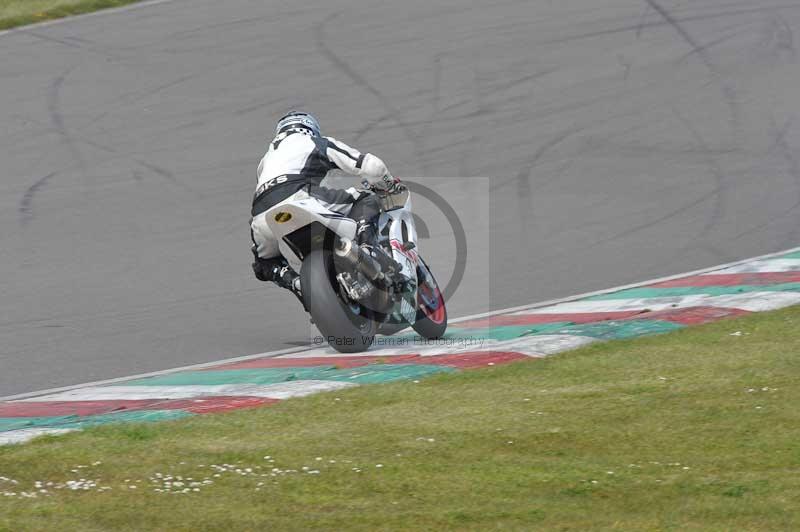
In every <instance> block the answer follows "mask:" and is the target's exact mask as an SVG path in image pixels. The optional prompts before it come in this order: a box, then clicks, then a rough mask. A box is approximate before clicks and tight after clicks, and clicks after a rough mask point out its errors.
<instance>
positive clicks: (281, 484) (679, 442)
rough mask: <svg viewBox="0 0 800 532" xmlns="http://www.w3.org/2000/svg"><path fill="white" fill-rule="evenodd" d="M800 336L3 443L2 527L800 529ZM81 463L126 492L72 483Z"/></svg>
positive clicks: (603, 349) (678, 348)
mask: <svg viewBox="0 0 800 532" xmlns="http://www.w3.org/2000/svg"><path fill="white" fill-rule="evenodd" d="M737 331H738V332H740V333H741V334H736V335H732V333H736V332H737ZM798 331H800V307H798V308H792V309H788V310H784V311H779V312H774V313H766V314H759V315H752V316H749V317H746V318H742V319H738V320H730V321H723V322H719V323H716V324H712V325H708V326H703V327H698V328H692V329H687V330H684V331H680V332H677V333H671V334H668V335H662V336H655V337H649V338H641V339H637V340H631V341H623V342H610V343H605V344H598V345H594V346H590V347H587V348H584V349H581V350H578V351H574V352H571V353H567V354H563V355H559V356H556V357H552V358H549V359H546V360H541V361H534V362H522V363H517V364H513V365H508V366H498V367H492V368H487V369H484V370H478V371H471V372H465V373H461V374H455V375H443V376H437V377H433V378H430V379H427V380H423V381H421V382H419V383H413V382H403V383H395V384H388V385H375V386H364V387H361V388H355V389H350V390H347V391H341V392H333V393H327V394H321V395H317V396H313V397H308V398H304V399H296V400H290V401H286V402H283V403H280V404H277V405H274V406H271V407H267V408H261V409H255V410H248V411H238V412H234V413H230V414H224V415H217V416H199V417H195V418H191V419H188V420H181V421H176V422H168V423H162V424H154V425H137V426H132V425H128V426H106V427H100V428H96V429H91V430H88V431H86V432H83V433H76V434H72V435H67V436H62V437H45V438H43V439H39V440H36V441H34V442H32V443H30V444H26V445H21V446H11V447H5V448H0V476H4V477H9V478H11V479H14V480H16V481H17V482H18V484H11V483H10V482H8V481H2V480H0V530H6V529H7V530H13V531H16V530H53V529H67V530H193V531H194V530H309V529H319V530H495V529H503V530H539V529H541V530H553V529H559V530H585V529H619V530H653V529H662V530H792V529H794V530H797V529H798V528H800V504H798V501H799V500H800V409H799V408H798V406H797V405H798V404H800V371H799V370H800V334H798ZM265 456H270V457H271V458H269V459H265V458H264V457H265ZM317 457H319V458H321V460H317ZM269 460H274V462H270V461H269ZM331 460H334V461H335V462H332V461H331ZM97 462H101V463H99V464H97ZM92 464H95V465H92ZM212 464H214V465H217V466H221V467H223V469H225V471H224V472H218V470H216V469H213V468H211V467H209V466H211V465H212ZM222 464H231V465H232V466H233V469H235V468H239V469H240V470H241V473H237V472H235V471H231V470H230V469H231V468H230V467H228V466H222ZM378 464H381V465H382V467H378V466H377V465H378ZM77 466H88V467H81V468H78V467H77ZM201 466H203V467H201ZM273 467H275V468H278V469H279V470H280V471H279V472H277V473H276V476H274V477H273V476H270V471H271V468H273ZM303 467H307V468H309V470H311V471H313V470H318V471H319V473H318V474H314V473H308V472H306V471H304V470H303V469H302V468H303ZM248 468H249V469H251V470H252V471H251V472H250V473H248V471H247V469H248ZM354 468H356V469H357V470H354ZM72 470H74V471H76V472H72ZM286 470H297V472H294V473H292V472H289V473H287V472H286ZM157 474H160V475H162V477H163V476H166V475H172V476H173V479H174V478H175V477H177V476H178V475H180V476H181V477H182V478H183V480H182V482H185V483H189V482H202V481H203V480H205V479H208V480H212V481H213V484H205V485H203V486H202V487H201V488H199V489H200V491H199V492H194V491H192V492H189V493H166V492H155V491H154V488H156V487H157V488H158V489H164V488H163V486H164V483H163V481H152V480H151V479H152V478H157ZM214 474H217V475H219V476H216V477H215V476H213V475H214ZM261 475H266V476H261ZM188 477H191V478H192V479H193V480H191V481H190V480H187V479H188ZM81 478H84V479H92V480H93V479H99V480H98V484H97V485H98V487H102V486H108V487H110V488H112V489H110V490H106V491H103V492H100V491H98V490H97V488H93V489H90V490H86V491H70V490H67V489H58V488H57V485H58V484H59V483H64V482H66V481H67V480H70V479H72V480H77V479H81ZM36 481H42V482H45V483H46V482H53V483H54V485H53V486H51V487H49V488H47V487H45V488H44V489H49V494H41V495H40V496H39V497H37V498H30V499H21V498H20V496H19V495H18V496H15V497H4V496H2V492H3V491H12V492H19V491H31V490H32V489H33V487H34V483H35V482H36ZM259 483H261V484H260V485H259ZM45 486H46V484H45ZM127 486H137V488H136V489H132V488H129V487H127ZM172 489H173V490H175V489H176V488H175V487H174V485H173V487H172ZM177 489H178V490H182V489H184V487H183V486H180V487H179V488H177Z"/></svg>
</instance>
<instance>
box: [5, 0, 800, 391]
mask: <svg viewBox="0 0 800 532" xmlns="http://www.w3.org/2000/svg"><path fill="white" fill-rule="evenodd" d="M480 4H485V5H480ZM798 28H800V2H796V1H794V2H792V1H786V0H782V1H781V0H761V1H759V2H752V1H722V0H706V1H696V2H682V1H681V2H676V1H674V0H646V1H643V0H639V1H634V0H605V1H603V2H597V1H594V0H559V1H545V0H539V1H535V2H532V1H529V0H524V1H515V2H491V3H490V2H483V3H478V2H462V1H437V2H430V1H424V2H423V1H416V0H414V1H406V2H380V3H377V2H366V1H360V2H357V1H345V0H333V1H326V2H316V5H315V6H311V5H310V4H308V3H300V4H295V5H291V3H287V2H272V1H270V2H262V1H253V0H251V1H247V0H226V1H225V2H219V1H217V0H172V1H167V2H163V3H157V4H153V5H144V6H138V7H136V8H134V9H129V10H123V11H117V12H108V13H103V14H99V15H93V16H89V17H81V18H77V19H73V20H69V21H66V22H61V23H57V24H54V25H49V26H44V27H42V26H39V27H31V28H23V29H20V30H17V31H14V32H11V33H8V34H5V35H2V36H0V56H1V57H2V60H0V124H2V128H0V156H1V159H0V160H1V161H2V165H1V166H0V172H2V175H1V176H0V191H1V193H0V202H2V209H0V396H4V395H11V394H15V393H22V392H27V391H34V390H37V389H43V388H50V387H55V386H65V385H70V384H77V383H80V382H86V381H91V380H98V379H104V378H112V377H117V376H124V375H129V374H133V373H141V372H145V371H154V370H158V369H165V368H170V367H175V366H181V365H186V364H192V363H200V362H207V361H212V360H217V359H221V358H225V357H231V356H238V355H246V354H252V353H259V352H264V351H268V350H274V349H282V348H287V347H292V346H297V345H304V344H306V343H308V342H309V339H310V337H311V335H312V334H314V329H312V328H311V327H310V326H309V323H308V320H307V318H306V315H305V313H304V312H303V311H302V309H301V308H300V307H299V305H298V304H297V303H296V302H295V300H294V298H293V297H292V296H291V295H290V294H288V293H284V292H282V291H280V290H279V289H277V288H274V287H271V286H267V285H265V284H262V283H259V282H258V281H256V280H255V279H253V278H252V275H251V272H250V266H249V263H250V258H251V256H250V251H249V231H248V218H249V216H248V215H249V212H248V211H249V205H250V199H251V194H252V190H253V187H254V184H255V169H256V165H257V163H258V160H259V158H260V156H261V154H262V153H263V150H264V148H265V144H266V142H267V141H268V140H269V138H270V135H271V128H272V127H273V124H274V121H275V119H277V118H278V117H279V116H280V115H281V114H282V113H283V112H285V111H286V110H288V109H290V108H293V107H302V108H304V109H307V110H310V111H313V112H315V113H316V114H317V115H318V116H319V118H320V121H321V122H322V125H323V128H324V129H325V132H326V133H327V134H329V135H333V136H336V137H338V138H340V139H341V140H343V141H345V142H347V143H350V144H352V145H354V146H356V147H358V148H360V149H362V150H363V151H371V152H373V153H375V154H377V155H379V156H381V157H382V158H384V159H385V160H386V161H387V163H388V164H389V166H390V168H391V169H392V170H393V172H394V173H395V174H396V175H399V176H409V179H411V177H414V180H415V181H417V182H420V183H423V184H426V185H427V186H429V187H430V188H432V189H434V190H435V191H436V192H437V193H439V194H440V195H442V196H443V197H445V198H446V199H447V200H448V201H449V202H450V204H451V205H452V206H453V208H454V209H455V210H456V212H457V213H458V214H459V216H460V218H461V220H462V222H463V224H464V227H465V229H466V231H467V234H468V243H469V247H468V258H467V264H466V272H465V277H464V281H463V282H462V283H461V286H460V287H459V290H458V292H457V293H456V295H455V296H454V297H453V299H452V300H451V301H450V304H449V306H450V313H451V315H452V316H461V315H466V314H473V313H478V312H483V311H487V310H491V309H498V308H504V307H510V306H515V305H521V304H525V303H530V302H535V301H539V300H543V299H548V298H552V297H558V296H567V295H570V294H574V293H579V292H584V291H588V290H591V289H600V288H605V287H610V286H614V285H619V284H623V283H629V282H634V281H638V280H644V279H649V278H654V277H658V276H663V275H668V274H675V273H680V272H682V271H687V270H692V269H697V268H702V267H707V266H712V265H715V264H719V263H723V262H728V261H732V260H735V259H740V258H746V257H749V256H753V255H758V254H763V253H769V252H773V251H778V250H781V249H784V248H789V247H794V246H797V245H798V244H800V152H798V146H800V120H798V114H799V113H800V99H798V96H797V94H798V93H797V87H798V86H800V68H799V65H798V60H799V58H798V53H797V50H796V46H795V42H796V37H795V33H796V30H797V29H798ZM417 176H419V177H417ZM459 177H460V178H459ZM337 182H338V181H337ZM415 205H416V206H417V208H418V211H419V214H420V215H421V217H422V218H423V220H424V221H425V223H426V227H427V229H428V231H427V232H428V233H429V235H428V236H429V238H427V239H426V240H424V241H423V242H422V245H421V252H422V255H423V256H424V257H426V258H427V259H428V262H430V263H431V264H432V266H433V269H434V271H435V272H437V273H438V276H439V277H440V278H445V279H446V278H447V277H448V275H449V274H450V272H451V271H452V270H453V260H454V257H455V246H454V243H453V232H452V230H451V229H450V226H449V225H448V224H447V223H445V221H444V217H443V216H442V215H441V213H439V212H437V210H436V208H435V207H434V206H433V204H432V203H430V202H429V201H427V200H426V199H425V198H418V201H417V202H416V203H415ZM440 280H441V279H440Z"/></svg>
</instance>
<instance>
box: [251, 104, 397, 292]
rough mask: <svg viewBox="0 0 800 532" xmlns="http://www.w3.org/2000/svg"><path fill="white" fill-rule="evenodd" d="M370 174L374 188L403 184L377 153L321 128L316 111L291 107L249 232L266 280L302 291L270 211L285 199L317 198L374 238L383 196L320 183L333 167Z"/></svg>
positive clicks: (364, 239)
mask: <svg viewBox="0 0 800 532" xmlns="http://www.w3.org/2000/svg"><path fill="white" fill-rule="evenodd" d="M337 169H338V170H342V171H344V172H346V173H348V174H352V175H356V176H361V177H363V178H365V179H366V180H367V181H368V182H369V183H370V184H371V185H372V187H374V188H382V189H385V190H389V191H391V190H392V189H393V188H394V187H397V186H399V183H400V182H399V180H397V179H396V178H394V177H392V175H391V174H390V173H389V170H388V169H387V168H386V164H384V162H383V161H382V160H381V159H379V158H378V157H376V156H374V155H372V154H370V153H367V154H362V153H359V152H358V151H357V150H354V149H353V148H351V147H350V146H348V145H346V144H344V143H343V142H340V141H338V140H336V139H334V138H332V137H323V136H322V135H321V134H320V128H319V122H317V119H316V118H314V117H313V116H312V115H310V114H308V113H303V112H299V111H292V112H290V113H288V114H287V115H285V116H284V117H283V118H281V119H280V120H279V121H278V125H277V127H276V128H275V138H274V139H273V140H272V142H270V144H269V148H268V149H267V153H266V154H265V155H264V157H263V158H262V159H261V162H260V163H259V165H258V186H257V188H256V192H255V196H254V198H253V208H252V211H251V215H252V217H253V218H252V220H251V222H250V233H251V237H252V240H253V248H252V251H253V254H254V255H255V259H256V260H255V262H254V263H253V272H254V273H255V276H256V278H257V279H259V280H261V281H273V282H275V283H276V284H278V285H279V286H282V287H284V288H289V289H291V290H293V291H294V292H295V293H296V294H298V293H299V279H298V275H297V273H296V272H294V271H293V270H292V269H291V268H289V267H288V264H287V263H286V261H285V259H283V257H281V255H280V253H279V251H278V242H277V240H276V239H275V237H274V235H273V234H272V231H271V230H270V228H269V225H268V224H267V222H266V219H265V213H266V211H267V210H269V209H271V208H272V207H274V206H275V205H277V204H279V203H282V202H284V201H295V200H298V199H308V198H311V199H314V200H316V201H318V202H319V203H320V204H322V205H323V206H324V207H326V208H327V209H329V210H331V211H335V212H338V213H340V214H344V215H345V216H349V217H350V218H353V219H354V220H356V221H357V222H358V223H359V229H358V232H359V244H365V243H366V244H368V243H370V242H371V241H374V238H375V234H374V232H375V228H374V224H373V223H372V222H373V221H374V218H375V217H376V216H377V215H378V214H379V212H380V202H379V200H378V198H377V197H376V196H375V194H373V193H372V192H370V191H368V190H359V189H355V188H348V189H346V190H341V189H332V188H326V187H321V186H319V184H320V182H321V181H322V180H323V179H324V178H325V176H327V175H328V173H329V172H331V171H332V170H337Z"/></svg>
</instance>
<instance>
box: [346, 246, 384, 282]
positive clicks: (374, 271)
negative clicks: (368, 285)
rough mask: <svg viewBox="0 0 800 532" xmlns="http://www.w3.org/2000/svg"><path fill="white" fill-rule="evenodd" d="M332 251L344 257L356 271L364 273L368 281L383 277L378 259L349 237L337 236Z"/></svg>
mask: <svg viewBox="0 0 800 532" xmlns="http://www.w3.org/2000/svg"><path fill="white" fill-rule="evenodd" d="M334 253H336V255H337V256H338V257H341V258H343V259H346V260H347V261H348V262H349V263H350V264H352V265H353V266H354V267H355V268H356V269H358V271H360V272H361V273H363V274H364V275H366V276H367V278H369V280H370V281H377V280H379V279H383V278H384V275H383V272H382V271H381V266H380V264H379V263H378V261H376V260H375V259H373V258H372V257H370V256H369V255H368V254H367V253H365V252H364V250H363V249H361V246H357V245H356V244H354V243H353V241H352V240H350V239H349V238H339V242H338V243H337V245H336V247H335V249H334Z"/></svg>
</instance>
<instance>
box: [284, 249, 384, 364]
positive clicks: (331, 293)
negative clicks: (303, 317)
mask: <svg viewBox="0 0 800 532" xmlns="http://www.w3.org/2000/svg"><path fill="white" fill-rule="evenodd" d="M331 271H332V260H331V255H330V253H328V252H325V251H323V250H315V251H312V252H311V253H309V255H308V256H307V257H306V258H305V260H304V261H303V267H302V268H301V269H300V288H301V290H302V292H303V299H304V301H305V304H306V308H307V309H308V312H309V313H310V314H311V317H312V318H313V319H314V324H315V325H316V326H317V329H319V332H320V333H321V334H322V336H323V338H325V340H326V341H327V342H328V345H330V346H331V347H332V348H334V349H335V350H337V351H339V352H340V353H360V352H361V351H366V350H367V349H369V346H370V345H372V342H373V340H374V338H375V332H376V330H377V327H376V324H375V322H374V321H372V320H371V319H369V318H366V317H363V316H359V315H357V314H354V313H353V311H352V310H351V309H350V308H349V307H348V306H346V305H345V304H344V302H343V301H342V300H341V299H340V298H339V295H338V294H337V292H336V290H335V287H336V286H337V285H334V284H332V283H335V282H336V281H335V279H333V276H332V275H331Z"/></svg>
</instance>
